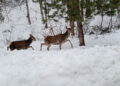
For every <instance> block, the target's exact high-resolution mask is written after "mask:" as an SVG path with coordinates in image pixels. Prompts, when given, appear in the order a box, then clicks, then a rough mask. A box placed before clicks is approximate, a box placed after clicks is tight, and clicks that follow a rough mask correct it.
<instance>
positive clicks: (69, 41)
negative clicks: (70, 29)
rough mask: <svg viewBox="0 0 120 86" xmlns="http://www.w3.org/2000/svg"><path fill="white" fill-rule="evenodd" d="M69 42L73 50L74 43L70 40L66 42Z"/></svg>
mask: <svg viewBox="0 0 120 86" xmlns="http://www.w3.org/2000/svg"><path fill="white" fill-rule="evenodd" d="M67 41H68V42H69V43H70V45H71V47H72V48H73V44H72V42H71V41H70V40H66V42H67Z"/></svg>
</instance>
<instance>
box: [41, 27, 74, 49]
mask: <svg viewBox="0 0 120 86" xmlns="http://www.w3.org/2000/svg"><path fill="white" fill-rule="evenodd" d="M70 32H71V28H67V27H66V32H65V33H64V34H58V35H55V36H46V37H45V38H44V43H41V47H40V50H42V45H47V46H48V47H47V50H48V51H49V48H50V46H51V45H59V48H60V50H61V45H62V44H63V43H65V42H69V43H70V45H71V47H72V48H73V45H72V43H71V41H70V40H68V37H69V35H70Z"/></svg>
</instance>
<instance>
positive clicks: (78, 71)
mask: <svg viewBox="0 0 120 86" xmlns="http://www.w3.org/2000/svg"><path fill="white" fill-rule="evenodd" d="M30 11H31V21H32V25H30V26H29V25H28V24H27V19H26V11H25V6H21V7H17V8H16V9H14V10H12V11H11V12H10V13H9V15H8V16H9V20H8V19H7V18H6V20H5V22H4V23H3V24H0V27H1V28H0V86H120V37H119V36H120V30H118V31H115V32H113V33H109V34H105V35H98V36H96V35H85V42H86V46H84V47H80V46H78V45H79V41H78V38H77V37H70V38H69V39H70V40H71V41H72V43H73V46H74V48H71V47H70V44H69V43H65V44H63V45H62V50H59V46H51V48H50V51H47V50H46V46H43V50H42V51H40V44H41V43H42V42H43V34H44V33H43V32H44V31H43V32H42V29H43V24H42V22H41V20H40V13H39V12H38V11H39V5H36V4H33V3H31V2H30ZM18 13H19V14H18ZM16 14H17V15H16ZM95 22H96V21H95ZM54 24H55V23H53V24H52V25H54ZM92 24H93V23H92ZM104 24H105V23H104ZM59 25H60V26H61V27H62V26H63V27H64V26H65V25H66V24H65V23H64V20H62V21H61V22H59V24H58V27H59ZM59 28H60V27H59ZM62 29H63V28H62ZM9 31H11V35H10V32H9ZM56 32H57V31H56ZM63 32H64V31H63ZM30 33H32V34H33V35H34V36H35V37H36V38H37V41H35V42H33V43H32V44H31V45H32V46H33V47H34V48H35V50H32V49H27V50H19V51H18V50H14V51H12V52H11V51H7V49H6V48H7V41H6V40H9V41H12V40H22V39H27V38H28V36H29V34H30Z"/></svg>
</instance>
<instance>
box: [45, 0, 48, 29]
mask: <svg viewBox="0 0 120 86" xmlns="http://www.w3.org/2000/svg"><path fill="white" fill-rule="evenodd" d="M45 11H46V12H45V20H46V23H45V28H48V23H47V22H48V19H47V18H48V17H47V6H46V0H45Z"/></svg>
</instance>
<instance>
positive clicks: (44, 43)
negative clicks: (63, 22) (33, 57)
mask: <svg viewBox="0 0 120 86" xmlns="http://www.w3.org/2000/svg"><path fill="white" fill-rule="evenodd" d="M43 45H46V43H41V46H40V51H41V50H42V46H43Z"/></svg>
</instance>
